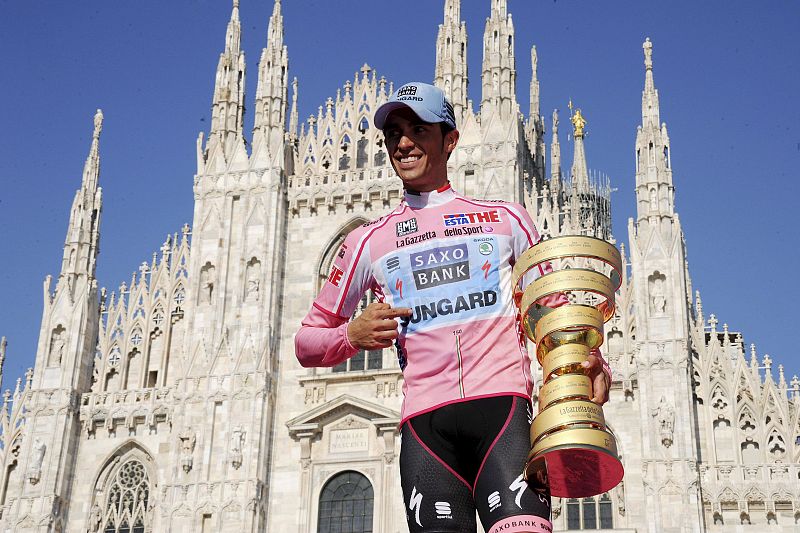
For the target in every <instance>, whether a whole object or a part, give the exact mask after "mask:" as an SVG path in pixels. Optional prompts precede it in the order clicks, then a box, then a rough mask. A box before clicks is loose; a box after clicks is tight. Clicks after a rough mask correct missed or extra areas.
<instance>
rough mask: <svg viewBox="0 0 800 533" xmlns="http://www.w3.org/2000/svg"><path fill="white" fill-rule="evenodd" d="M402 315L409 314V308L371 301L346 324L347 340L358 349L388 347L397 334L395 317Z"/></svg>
mask: <svg viewBox="0 0 800 533" xmlns="http://www.w3.org/2000/svg"><path fill="white" fill-rule="evenodd" d="M403 316H411V309H410V308H408V307H396V308H393V307H392V306H391V305H389V304H387V303H380V302H374V303H371V304H369V305H368V306H367V307H366V309H364V311H363V312H362V313H361V314H360V315H358V316H357V317H356V318H354V319H353V320H352V321H351V322H350V324H348V325H347V340H348V341H350V344H352V345H353V347H355V348H358V349H359V350H377V349H378V348H389V347H390V346H391V345H392V343H393V342H394V340H395V339H396V338H397V335H398V333H397V320H395V319H396V318H400V317H403Z"/></svg>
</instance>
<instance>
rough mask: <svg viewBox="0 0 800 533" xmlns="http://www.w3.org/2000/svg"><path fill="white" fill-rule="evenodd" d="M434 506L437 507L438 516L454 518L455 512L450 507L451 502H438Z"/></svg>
mask: <svg viewBox="0 0 800 533" xmlns="http://www.w3.org/2000/svg"><path fill="white" fill-rule="evenodd" d="M433 506H434V507H435V508H436V518H448V519H450V520H452V519H453V512H452V510H451V509H450V503H449V502H436V503H434V504H433Z"/></svg>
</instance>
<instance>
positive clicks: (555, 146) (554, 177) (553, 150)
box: [550, 109, 561, 188]
mask: <svg viewBox="0 0 800 533" xmlns="http://www.w3.org/2000/svg"><path fill="white" fill-rule="evenodd" d="M560 181H561V144H559V142H558V109H553V139H552V141H551V143H550V182H551V185H550V188H553V187H555V186H556V184H558V183H560Z"/></svg>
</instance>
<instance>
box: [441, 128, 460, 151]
mask: <svg viewBox="0 0 800 533" xmlns="http://www.w3.org/2000/svg"><path fill="white" fill-rule="evenodd" d="M459 137H460V134H459V133H458V130H451V131H448V132H447V135H445V136H444V148H445V150H446V151H447V153H448V154H451V153H453V150H455V149H456V145H457V144H458V138H459Z"/></svg>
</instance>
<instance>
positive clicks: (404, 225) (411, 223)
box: [396, 218, 419, 237]
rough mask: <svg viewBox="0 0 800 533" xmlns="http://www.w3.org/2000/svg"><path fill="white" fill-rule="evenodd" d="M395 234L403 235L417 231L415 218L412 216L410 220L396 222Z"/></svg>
mask: <svg viewBox="0 0 800 533" xmlns="http://www.w3.org/2000/svg"><path fill="white" fill-rule="evenodd" d="M396 226H397V236H398V237H402V236H403V235H410V234H412V233H416V232H418V231H419V228H418V227H417V219H416V218H412V219H410V220H401V221H400V222H398V223H397V225H396Z"/></svg>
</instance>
